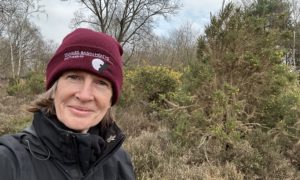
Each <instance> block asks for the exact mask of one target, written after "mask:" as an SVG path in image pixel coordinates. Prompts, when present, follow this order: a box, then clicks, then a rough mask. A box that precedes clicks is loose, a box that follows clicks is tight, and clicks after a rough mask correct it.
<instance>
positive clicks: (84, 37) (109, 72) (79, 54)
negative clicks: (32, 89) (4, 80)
mask: <svg viewBox="0 0 300 180" xmlns="http://www.w3.org/2000/svg"><path fill="white" fill-rule="evenodd" d="M122 54H123V49H122V47H121V46H120V44H119V43H118V42H117V41H116V40H115V39H114V38H112V37H111V36H109V35H107V34H104V33H102V32H96V31H93V30H90V29H85V28H79V29H76V30H74V31H73V32H71V33H70V34H68V35H67V36H66V37H65V38H64V39H63V41H62V43H61V45H60V46H59V48H58V49H57V51H56V52H55V54H54V56H53V57H52V59H51V60H50V61H49V63H48V65H47V70H46V89H47V90H48V89H49V88H51V86H52V85H53V84H54V82H55V81H56V80H57V79H58V78H59V77H60V76H61V75H62V74H63V73H64V72H65V71H68V70H83V71H86V72H89V73H92V74H95V75H97V76H100V77H103V78H105V79H107V80H108V81H110V82H111V83H112V88H113V97H112V105H114V104H115V103H116V102H117V100H118V99H119V97H120V92H121V88H122V82H123V73H122Z"/></svg>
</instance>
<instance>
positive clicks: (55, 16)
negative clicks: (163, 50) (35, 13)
mask: <svg viewBox="0 0 300 180" xmlns="http://www.w3.org/2000/svg"><path fill="white" fill-rule="evenodd" d="M181 2H182V4H183V6H184V7H183V8H182V9H181V10H180V11H179V13H178V14H177V15H175V16H173V17H172V18H171V19H170V21H168V22H166V21H164V20H162V19H161V20H160V21H159V23H157V26H158V27H157V28H156V29H155V31H154V32H155V33H156V34H162V35H167V34H168V32H170V31H171V30H172V29H174V28H178V27H179V26H180V25H182V24H184V23H186V22H190V23H192V25H193V26H192V27H193V28H194V29H195V30H196V31H199V32H202V31H203V28H204V26H205V25H206V24H208V23H209V16H210V13H212V14H215V13H216V12H218V10H219V9H220V8H221V5H222V0H181ZM40 4H41V5H44V9H45V12H46V14H47V16H46V15H39V17H33V18H32V19H33V22H34V23H35V24H36V25H37V26H38V27H39V28H40V30H41V33H42V35H43V37H44V38H45V39H46V40H53V41H54V42H56V43H60V41H61V40H62V38H63V37H64V36H65V35H66V34H68V33H69V32H70V31H71V28H70V23H71V19H72V17H73V16H74V15H73V13H74V12H75V11H76V10H78V9H79V5H78V4H77V3H76V2H75V0H71V1H70V0H69V1H66V2H63V1H61V0H41V1H40Z"/></svg>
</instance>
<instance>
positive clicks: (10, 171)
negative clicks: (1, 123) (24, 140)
mask: <svg viewBox="0 0 300 180" xmlns="http://www.w3.org/2000/svg"><path fill="white" fill-rule="evenodd" d="M14 143H17V140H16V139H14V138H13V137H12V136H10V137H9V138H8V135H5V136H2V137H0V179H6V180H14V179H17V177H18V176H19V174H18V172H19V171H18V169H20V166H19V163H18V158H17V154H16V152H14V149H12V148H13V146H14V145H13V144H14Z"/></svg>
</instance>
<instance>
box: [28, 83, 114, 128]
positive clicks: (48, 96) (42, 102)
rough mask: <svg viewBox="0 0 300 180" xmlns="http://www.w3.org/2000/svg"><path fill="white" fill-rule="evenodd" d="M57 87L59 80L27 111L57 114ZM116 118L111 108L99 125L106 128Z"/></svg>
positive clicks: (32, 103)
mask: <svg viewBox="0 0 300 180" xmlns="http://www.w3.org/2000/svg"><path fill="white" fill-rule="evenodd" d="M56 88H57V81H56V82H55V83H54V84H53V85H52V86H51V88H49V89H48V90H47V91H46V92H44V93H42V94H40V95H39V96H38V97H37V99H36V100H34V101H32V102H31V103H30V104H29V106H28V107H27V111H29V112H32V113H35V112H38V111H41V110H42V111H44V112H46V113H47V114H50V115H56V111H55V105H54V94H55V91H56ZM113 121H114V118H113V116H112V113H111V109H109V110H108V111H107V112H106V114H105V116H104V117H103V119H102V120H101V121H100V123H99V125H100V127H101V128H106V127H108V126H110V125H111V124H112V122H113Z"/></svg>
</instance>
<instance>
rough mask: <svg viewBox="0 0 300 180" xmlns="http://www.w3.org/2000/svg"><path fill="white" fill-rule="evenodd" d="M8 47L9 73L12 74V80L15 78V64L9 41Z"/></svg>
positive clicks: (11, 45)
mask: <svg viewBox="0 0 300 180" xmlns="http://www.w3.org/2000/svg"><path fill="white" fill-rule="evenodd" d="M9 46H10V62H11V70H12V71H11V72H12V78H13V79H14V78H15V77H16V76H15V62H14V53H13V44H12V42H11V41H9Z"/></svg>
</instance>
